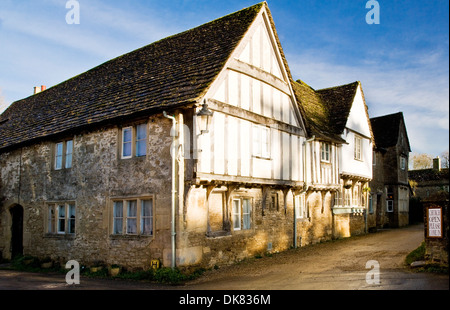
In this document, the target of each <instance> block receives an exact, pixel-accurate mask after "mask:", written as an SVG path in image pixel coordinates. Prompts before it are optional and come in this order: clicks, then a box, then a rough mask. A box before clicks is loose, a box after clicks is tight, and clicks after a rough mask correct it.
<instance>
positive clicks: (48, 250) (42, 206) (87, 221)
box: [0, 115, 172, 268]
mask: <svg viewBox="0 0 450 310" xmlns="http://www.w3.org/2000/svg"><path fill="white" fill-rule="evenodd" d="M144 121H145V120H144ZM148 124H149V137H148V149H147V156H144V157H135V158H131V159H120V158H119V154H120V150H119V143H118V139H119V133H120V129H119V127H117V126H110V127H107V128H106V127H105V128H99V129H98V130H95V131H90V132H83V133H79V134H76V135H74V136H66V137H60V138H61V140H62V139H63V138H66V139H73V143H74V148H73V149H74V151H73V162H72V168H70V169H61V170H55V169H53V161H54V154H53V150H54V145H55V142H58V141H59V140H54V141H46V142H41V143H37V144H33V145H31V146H26V147H23V148H21V149H16V150H14V151H10V152H7V153H2V154H0V171H1V181H2V184H1V186H0V191H1V192H0V197H4V198H3V199H4V201H3V203H2V204H1V207H0V211H1V214H0V251H2V252H3V255H4V256H5V258H10V253H11V251H10V247H11V244H10V242H11V215H10V212H9V209H10V208H11V207H13V206H15V205H20V206H22V207H23V209H24V220H23V226H24V236H23V252H24V254H25V255H32V256H37V257H40V258H43V257H51V258H52V259H54V260H58V261H62V262H63V261H67V260H69V259H76V260H78V261H79V262H80V263H82V264H87V265H89V264H92V263H93V262H94V261H104V262H105V263H108V264H114V263H117V264H120V265H123V266H128V267H130V268H134V267H142V266H144V265H149V263H150V260H151V259H154V258H158V259H161V260H162V261H164V262H165V263H167V259H165V257H164V254H163V253H164V251H166V250H167V247H169V248H170V195H171V188H170V173H171V171H170V167H171V165H170V158H171V156H170V143H171V142H172V141H171V137H170V136H169V132H170V128H171V122H170V121H169V120H167V119H165V118H163V117H162V116H161V115H160V116H152V117H150V118H149V119H148ZM125 125H128V124H125ZM130 125H131V124H130ZM148 195H152V197H154V203H155V208H154V210H155V225H156V227H155V230H154V235H153V236H113V235H112V199H114V198H122V197H125V198H126V197H129V198H139V197H142V196H148ZM69 201H70V202H73V203H74V204H75V205H76V224H75V227H76V229H75V234H48V233H47V228H46V227H47V221H48V205H49V204H50V203H56V204H57V203H64V202H69Z"/></svg>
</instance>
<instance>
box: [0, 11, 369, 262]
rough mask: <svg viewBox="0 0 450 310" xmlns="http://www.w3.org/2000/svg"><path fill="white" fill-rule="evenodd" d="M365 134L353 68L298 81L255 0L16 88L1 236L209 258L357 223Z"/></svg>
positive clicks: (37, 245)
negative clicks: (36, 87)
mask: <svg viewBox="0 0 450 310" xmlns="http://www.w3.org/2000/svg"><path fill="white" fill-rule="evenodd" d="M315 104H317V107H318V108H320V109H322V110H321V112H320V111H318V112H316V111H315V108H314V105H315ZM315 113H318V114H320V113H321V114H320V115H318V116H317V117H316V115H315ZM372 145H373V141H372V133H371V127H370V122H369V118H368V114H367V106H366V104H365V102H364V96H363V93H362V89H361V85H360V83H359V82H355V83H352V84H348V85H343V86H338V87H334V88H329V89H324V90H318V91H314V90H312V89H311V88H309V86H306V85H304V84H303V83H298V82H295V81H294V80H293V79H292V76H291V73H290V70H289V68H288V64H287V61H286V58H285V56H284V53H283V50H282V48H281V44H280V41H279V38H278V36H277V33H276V29H275V26H274V22H273V19H272V17H271V13H270V11H269V8H268V6H267V3H265V2H263V3H260V4H257V5H254V6H251V7H249V8H246V9H243V10H241V11H238V12H236V13H233V14H230V15H227V16H225V17H222V18H220V19H217V20H214V21H212V22H209V23H207V24H204V25H201V26H199V27H197V28H194V29H191V30H188V31H185V32H183V33H180V34H177V35H174V36H171V37H168V38H166V39H163V40H160V41H158V42H155V43H153V44H150V45H147V46H145V47H142V48H140V49H138V50H135V51H133V52H130V53H128V54H125V55H123V56H120V57H117V58H115V59H112V60H110V61H108V62H106V63H104V64H101V65H99V66H98V67H95V68H93V69H91V70H89V71H87V72H85V73H82V74H80V75H78V76H76V77H74V78H72V79H69V80H67V81H65V82H62V83H60V84H58V85H56V86H53V87H49V88H47V89H44V90H42V91H41V92H37V93H35V94H34V95H32V96H30V97H28V98H25V99H22V100H19V101H16V102H14V103H13V104H12V105H11V106H10V107H9V108H8V109H7V110H6V111H5V112H4V113H3V114H2V115H1V116H0V251H1V252H2V255H3V257H5V258H11V257H13V256H14V255H17V254H28V255H33V256H37V257H47V256H48V257H51V258H52V259H53V260H59V261H60V262H65V261H67V260H69V259H75V260H78V261H79V262H82V263H84V264H87V265H89V264H92V263H93V262H94V261H103V262H105V263H106V264H119V265H122V266H125V267H127V268H131V269H133V268H145V267H148V266H150V262H151V260H153V259H159V260H160V261H161V262H162V264H163V265H164V266H179V267H183V266H214V265H220V264H227V263H230V262H234V261H238V260H241V259H244V258H246V257H251V256H254V255H257V254H261V253H265V252H274V251H283V250H286V249H288V248H290V247H292V246H294V247H295V246H298V245H304V244H308V243H314V242H319V241H321V240H329V239H332V238H339V237H347V236H350V235H351V234H353V233H362V232H364V231H366V230H365V228H364V225H365V224H366V221H365V217H364V208H365V206H367V205H368V199H367V191H366V188H367V184H368V182H369V181H370V179H371V177H372V170H371V163H372Z"/></svg>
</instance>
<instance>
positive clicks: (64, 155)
mask: <svg viewBox="0 0 450 310" xmlns="http://www.w3.org/2000/svg"><path fill="white" fill-rule="evenodd" d="M68 144H70V148H68V147H67V145H68ZM59 146H61V149H60V150H59ZM73 150H74V139H73V138H72V139H67V140H61V141H58V142H56V143H55V145H54V152H53V169H54V170H63V169H71V168H72V166H73V165H72V163H73ZM69 151H70V152H69ZM69 158H70V160H69Z"/></svg>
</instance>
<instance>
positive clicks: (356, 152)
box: [354, 136, 362, 160]
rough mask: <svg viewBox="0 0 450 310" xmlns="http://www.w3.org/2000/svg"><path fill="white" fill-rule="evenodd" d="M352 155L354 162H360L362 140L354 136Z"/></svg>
mask: <svg viewBox="0 0 450 310" xmlns="http://www.w3.org/2000/svg"><path fill="white" fill-rule="evenodd" d="M354 155H355V159H356V160H362V138H361V137H360V136H355V145H354Z"/></svg>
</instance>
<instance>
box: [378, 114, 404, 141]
mask: <svg viewBox="0 0 450 310" xmlns="http://www.w3.org/2000/svg"><path fill="white" fill-rule="evenodd" d="M370 122H371V124H372V130H373V134H374V137H375V142H376V144H377V147H380V148H388V147H392V146H395V145H396V144H397V141H398V135H399V133H400V126H401V124H404V123H405V122H404V119H403V113H402V112H398V113H394V114H389V115H384V116H379V117H373V118H371V119H370ZM408 145H409V141H408Z"/></svg>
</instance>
